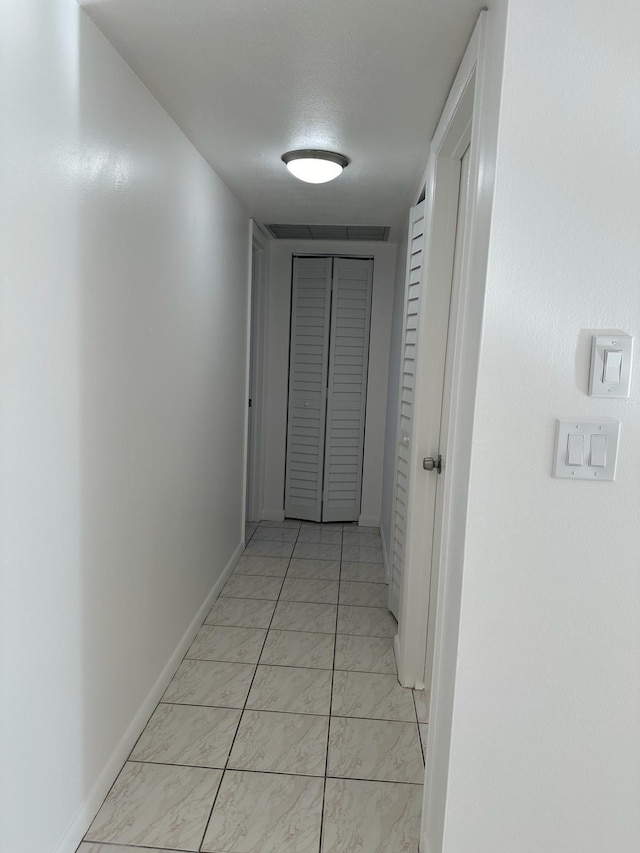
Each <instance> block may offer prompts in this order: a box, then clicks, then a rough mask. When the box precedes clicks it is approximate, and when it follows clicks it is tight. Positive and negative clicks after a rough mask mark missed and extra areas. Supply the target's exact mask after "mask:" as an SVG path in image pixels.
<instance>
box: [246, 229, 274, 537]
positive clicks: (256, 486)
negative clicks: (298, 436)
mask: <svg viewBox="0 0 640 853" xmlns="http://www.w3.org/2000/svg"><path fill="white" fill-rule="evenodd" d="M254 249H256V250H257V275H256V279H255V286H256V288H257V293H256V296H255V298H256V302H255V317H254V319H255V327H254V325H253V324H252V323H251V318H252V303H253V287H254V277H253V250H254ZM268 270H269V241H268V239H267V238H266V237H265V235H264V232H263V231H262V229H261V228H260V226H259V225H258V224H257V222H255V220H253V219H251V220H250V221H249V291H248V304H247V372H246V395H245V399H246V400H247V401H248V400H249V397H251V399H252V416H253V424H252V427H253V428H252V432H251V454H249V448H248V447H245V454H244V465H243V470H244V490H245V491H244V492H243V498H242V507H243V521H244V523H245V524H246V522H247V513H246V508H247V504H248V505H249V516H250V518H251V521H259V520H260V519H261V518H262V517H263V515H262V512H261V507H262V501H263V490H264V435H265V429H264V417H265V413H264V384H265V383H264V377H265V375H266V374H265V366H264V364H265V326H266V304H267V282H268V279H269V276H268ZM252 341H253V352H254V372H255V375H254V382H253V386H254V387H253V389H252V388H251V387H250V378H251V376H250V374H251V344H252ZM252 390H253V394H252ZM248 426H249V408H248V406H247V409H246V417H245V436H246V435H247V434H248ZM249 458H251V460H252V463H253V471H252V479H251V494H250V495H248V500H247V495H246V483H247V473H248V472H247V465H248V460H249Z"/></svg>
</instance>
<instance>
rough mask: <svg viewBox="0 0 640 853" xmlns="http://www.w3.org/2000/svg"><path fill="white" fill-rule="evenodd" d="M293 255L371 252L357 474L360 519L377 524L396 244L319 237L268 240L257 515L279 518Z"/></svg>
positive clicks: (282, 493) (371, 524) (380, 492)
mask: <svg viewBox="0 0 640 853" xmlns="http://www.w3.org/2000/svg"><path fill="white" fill-rule="evenodd" d="M294 254H320V255H322V254H325V255H341V254H342V255H361V256H368V257H373V259H374V262H373V302H372V307H371V339H370V350H369V372H368V380H367V421H366V425H365V444H364V462H363V476H362V506H361V519H362V523H363V524H366V525H370V526H373V527H377V526H378V524H379V523H380V509H381V503H382V459H383V455H384V441H385V419H386V405H387V378H388V371H389V339H390V334H391V313H392V307H393V305H392V303H393V286H394V270H395V258H396V245H395V244H394V243H391V244H389V243H358V242H353V243H352V242H345V241H333V242H331V241H329V242H324V241H321V240H272V241H271V243H270V254H269V283H268V295H267V300H266V312H267V317H266V332H265V353H264V359H265V364H266V378H265V383H266V384H265V392H264V394H265V400H266V404H265V412H264V420H263V428H264V431H265V439H264V448H265V467H264V507H263V518H266V519H275V520H278V519H279V518H281V517H284V515H283V513H284V509H283V507H284V477H285V451H286V437H287V399H288V396H287V395H288V383H289V337H290V313H291V263H292V261H291V258H292V256H293V255H294Z"/></svg>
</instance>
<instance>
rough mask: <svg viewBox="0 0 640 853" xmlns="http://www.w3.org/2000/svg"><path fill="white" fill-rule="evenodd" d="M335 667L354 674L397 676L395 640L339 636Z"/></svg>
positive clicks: (353, 635)
mask: <svg viewBox="0 0 640 853" xmlns="http://www.w3.org/2000/svg"><path fill="white" fill-rule="evenodd" d="M335 665H336V669H346V670H351V671H353V672H383V673H391V674H392V675H395V673H396V659H395V655H394V653H393V638H392V637H359V636H357V635H356V634H338V636H337V638H336V664H335Z"/></svg>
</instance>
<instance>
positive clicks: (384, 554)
mask: <svg viewBox="0 0 640 853" xmlns="http://www.w3.org/2000/svg"><path fill="white" fill-rule="evenodd" d="M379 529H380V547H381V548H382V561H383V563H384V573H385V577H386V578H387V583H389V577H390V574H391V572H390V566H389V546H388V545H387V540H386V539H385V535H384V527H383V526H382V525H380V528H379Z"/></svg>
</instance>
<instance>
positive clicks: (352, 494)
mask: <svg viewBox="0 0 640 853" xmlns="http://www.w3.org/2000/svg"><path fill="white" fill-rule="evenodd" d="M372 283H373V261H372V260H371V259H370V258H335V259H334V262H333V295H332V303H331V333H330V336H329V376H328V401H327V426H326V439H325V461H324V496H323V507H322V520H323V521H357V520H358V516H359V515H360V503H361V497H362V458H363V452H364V426H365V414H366V404H367V371H368V363H369V327H370V323H371V290H372Z"/></svg>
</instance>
